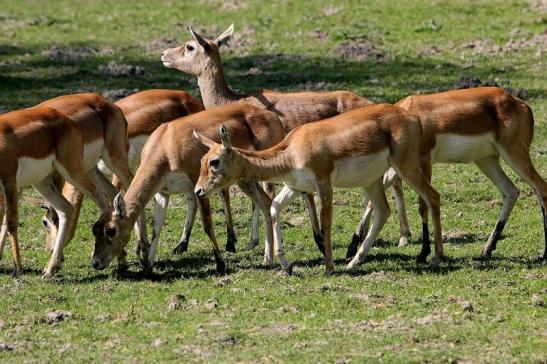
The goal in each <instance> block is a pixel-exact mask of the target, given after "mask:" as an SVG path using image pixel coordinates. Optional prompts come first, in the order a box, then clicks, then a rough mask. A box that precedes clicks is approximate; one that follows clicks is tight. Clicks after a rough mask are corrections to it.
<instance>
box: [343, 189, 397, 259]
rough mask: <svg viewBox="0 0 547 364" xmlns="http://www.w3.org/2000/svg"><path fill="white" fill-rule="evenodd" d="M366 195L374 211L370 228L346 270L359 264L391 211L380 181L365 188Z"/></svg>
mask: <svg viewBox="0 0 547 364" xmlns="http://www.w3.org/2000/svg"><path fill="white" fill-rule="evenodd" d="M366 192H367V195H368V196H369V198H370V201H371V203H372V208H373V209H374V219H373V221H372V227H371V228H370V230H369V231H368V233H367V236H366V238H365V241H364V242H363V245H362V246H361V248H360V249H359V251H358V252H357V254H356V255H355V257H354V258H353V259H352V260H351V261H350V262H349V264H348V269H351V268H353V267H355V266H357V265H358V264H361V263H362V262H363V261H364V260H365V257H366V255H367V254H368V252H369V251H370V248H372V245H373V244H374V242H375V241H376V238H377V237H378V234H379V233H380V231H381V230H382V228H383V226H384V225H385V223H386V221H387V219H388V217H389V215H390V213H391V211H390V209H389V205H388V203H387V199H386V194H385V192H384V186H383V185H382V181H381V180H380V179H378V180H377V181H376V182H374V183H373V184H371V185H370V186H369V187H367V188H366Z"/></svg>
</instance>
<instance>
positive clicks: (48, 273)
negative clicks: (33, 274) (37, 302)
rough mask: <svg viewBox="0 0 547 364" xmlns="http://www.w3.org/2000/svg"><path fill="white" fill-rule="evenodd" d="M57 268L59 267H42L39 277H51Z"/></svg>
mask: <svg viewBox="0 0 547 364" xmlns="http://www.w3.org/2000/svg"><path fill="white" fill-rule="evenodd" d="M58 270H59V267H58V266H54V267H47V268H46V269H44V271H43V272H42V275H41V276H40V278H42V279H46V278H50V277H53V275H54V274H55V273H57V271H58Z"/></svg>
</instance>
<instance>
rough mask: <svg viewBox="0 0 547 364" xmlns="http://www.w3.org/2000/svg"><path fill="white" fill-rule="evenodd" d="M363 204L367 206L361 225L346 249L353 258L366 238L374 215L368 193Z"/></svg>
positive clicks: (348, 255) (348, 257)
mask: <svg viewBox="0 0 547 364" xmlns="http://www.w3.org/2000/svg"><path fill="white" fill-rule="evenodd" d="M363 205H364V206H366V207H365V212H364V213H363V216H362V217H361V221H359V225H357V228H356V229H355V231H354V233H353V236H352V237H351V242H350V243H349V245H348V248H347V250H346V258H347V259H350V258H353V257H354V256H355V254H357V250H358V249H359V244H361V242H362V241H363V240H364V239H365V236H366V233H367V231H368V228H369V226H370V219H371V217H372V203H371V202H370V198H369V196H368V194H366V195H365V200H364V202H363Z"/></svg>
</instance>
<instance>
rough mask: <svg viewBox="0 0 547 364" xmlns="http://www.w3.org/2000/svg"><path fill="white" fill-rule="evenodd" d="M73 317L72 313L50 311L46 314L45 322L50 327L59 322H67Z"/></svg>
mask: <svg viewBox="0 0 547 364" xmlns="http://www.w3.org/2000/svg"><path fill="white" fill-rule="evenodd" d="M71 316H72V312H70V311H50V312H48V313H46V316H45V317H44V320H43V321H44V322H45V323H46V324H48V325H54V324H57V323H59V322H62V321H65V320H66V319H68V318H70V317H71Z"/></svg>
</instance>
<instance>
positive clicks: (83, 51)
mask: <svg viewBox="0 0 547 364" xmlns="http://www.w3.org/2000/svg"><path fill="white" fill-rule="evenodd" d="M112 53H113V51H112V50H111V49H102V50H100V49H98V48H94V47H64V46H61V45H59V44H54V45H52V46H51V47H49V48H48V49H45V50H43V51H42V52H41V54H42V56H44V57H46V58H49V59H56V60H63V61H79V60H83V59H86V58H88V57H91V56H104V55H109V54H112Z"/></svg>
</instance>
